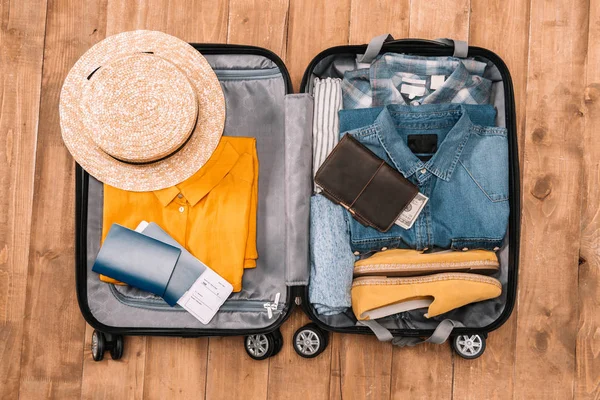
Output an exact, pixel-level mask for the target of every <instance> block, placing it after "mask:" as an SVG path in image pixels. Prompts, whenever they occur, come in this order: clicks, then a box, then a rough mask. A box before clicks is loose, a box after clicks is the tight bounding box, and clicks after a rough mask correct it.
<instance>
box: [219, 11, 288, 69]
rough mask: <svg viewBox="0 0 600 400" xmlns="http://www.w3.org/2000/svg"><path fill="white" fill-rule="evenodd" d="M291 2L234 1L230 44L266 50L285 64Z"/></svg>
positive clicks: (231, 15)
mask: <svg viewBox="0 0 600 400" xmlns="http://www.w3.org/2000/svg"><path fill="white" fill-rule="evenodd" d="M288 8H289V0H270V1H267V2H265V1H260V0H231V2H230V4H229V25H228V26H229V34H228V35H227V36H228V37H227V41H228V43H233V44H249V45H252V46H259V47H264V48H267V49H269V50H271V51H273V52H274V53H275V54H277V55H278V56H279V57H281V58H282V59H283V60H284V61H285V55H286V54H285V47H286V41H287V31H286V26H287V13H288Z"/></svg>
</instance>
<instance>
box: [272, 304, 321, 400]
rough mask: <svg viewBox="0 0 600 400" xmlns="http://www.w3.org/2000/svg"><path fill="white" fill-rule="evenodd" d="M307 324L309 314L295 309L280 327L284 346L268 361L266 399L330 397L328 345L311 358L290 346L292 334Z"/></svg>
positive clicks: (292, 399) (291, 399)
mask: <svg viewBox="0 0 600 400" xmlns="http://www.w3.org/2000/svg"><path fill="white" fill-rule="evenodd" d="M307 323H309V319H308V317H306V315H305V314H304V313H303V312H302V311H301V310H300V309H296V310H295V311H294V312H293V314H292V316H291V317H290V319H288V321H287V322H286V323H285V324H284V325H283V326H282V327H281V334H282V335H283V340H284V345H283V348H282V349H281V351H280V353H279V354H278V355H277V356H275V357H274V358H272V359H271V360H270V363H269V381H268V385H269V395H268V398H269V399H273V400H280V399H281V400H284V399H290V400H294V399H307V400H308V399H328V398H329V397H328V393H329V384H330V381H329V369H330V361H331V347H329V346H328V347H327V348H326V349H325V351H324V352H323V353H321V354H320V355H318V356H317V357H316V358H311V359H306V358H302V357H300V356H299V355H298V354H296V351H295V350H294V347H293V343H292V340H293V337H294V333H295V332H296V330H297V329H299V328H301V327H303V326H304V325H306V324H307ZM292 371H293V372H292ZM307 382H310V385H307Z"/></svg>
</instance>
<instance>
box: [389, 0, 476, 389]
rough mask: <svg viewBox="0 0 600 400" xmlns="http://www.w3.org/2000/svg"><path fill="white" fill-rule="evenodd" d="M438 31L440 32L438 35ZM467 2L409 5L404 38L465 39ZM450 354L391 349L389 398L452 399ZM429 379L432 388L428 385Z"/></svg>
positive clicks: (435, 349) (425, 348) (437, 349)
mask: <svg viewBox="0 0 600 400" xmlns="http://www.w3.org/2000/svg"><path fill="white" fill-rule="evenodd" d="M440 30H442V31H443V32H442V31H440ZM468 31H469V1H468V0H467V1H463V0H460V1H456V2H453V3H452V2H449V1H445V0H435V1H431V2H429V1H428V2H411V9H410V21H409V30H408V34H407V35H405V36H406V37H412V38H429V39H431V38H439V37H451V38H456V39H463V40H465V39H467V38H468ZM452 364H453V354H452V352H451V351H450V349H449V348H448V345H441V346H433V345H429V344H427V345H419V346H418V347H417V348H394V352H393V361H392V383H391V388H392V395H391V397H392V398H394V399H402V398H431V399H444V398H451V397H452V375H453V366H452ZM432 378H433V379H434V380H435V385H431V383H430V382H432Z"/></svg>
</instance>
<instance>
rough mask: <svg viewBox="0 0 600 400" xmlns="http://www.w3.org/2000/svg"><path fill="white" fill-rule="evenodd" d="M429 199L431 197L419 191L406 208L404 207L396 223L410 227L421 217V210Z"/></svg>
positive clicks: (405, 227)
mask: <svg viewBox="0 0 600 400" xmlns="http://www.w3.org/2000/svg"><path fill="white" fill-rule="evenodd" d="M428 200H429V197H427V196H425V195H424V194H422V193H417V195H416V196H415V198H414V199H412V201H411V202H410V203H409V204H408V205H407V206H406V208H404V210H403V211H402V214H400V216H399V217H398V219H397V220H396V225H398V226H400V227H402V228H404V229H410V228H411V227H412V226H413V224H414V223H415V221H416V220H417V218H418V217H419V214H420V213H421V210H423V207H425V204H427V201H428Z"/></svg>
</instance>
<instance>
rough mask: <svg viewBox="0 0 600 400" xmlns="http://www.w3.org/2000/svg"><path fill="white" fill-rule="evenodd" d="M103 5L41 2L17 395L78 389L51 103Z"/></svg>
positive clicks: (90, 37) (68, 221)
mask: <svg viewBox="0 0 600 400" xmlns="http://www.w3.org/2000/svg"><path fill="white" fill-rule="evenodd" d="M29 7H36V6H34V5H31V4H30V5H29ZM105 9H106V5H105V4H104V3H103V2H102V1H100V0H98V1H96V0H86V1H70V0H53V1H49V3H48V12H47V20H46V24H47V25H46V39H45V48H44V67H43V77H42V89H41V100H40V116H39V131H38V137H37V154H36V168H35V175H36V182H35V186H34V199H36V201H34V203H33V217H32V227H31V244H30V252H29V270H28V277H27V304H26V307H25V314H24V316H25V317H24V324H25V325H24V326H25V328H24V337H23V354H22V357H21V371H22V373H21V383H20V398H22V399H27V398H35V399H39V398H61V399H62V398H75V397H78V396H79V394H80V390H81V370H82V349H83V342H84V332H85V324H84V321H83V318H82V317H81V313H80V312H79V308H78V306H77V300H76V297H75V290H74V288H75V282H74V273H73V271H74V259H75V258H74V256H73V254H74V245H75V237H74V203H75V196H74V193H75V188H74V177H73V173H74V162H73V159H72V158H71V156H70V155H69V152H68V151H67V149H66V148H65V147H64V145H63V143H62V139H61V133H60V126H59V120H58V102H59V93H60V88H61V86H62V83H63V80H64V78H65V76H66V74H67V72H68V71H69V70H70V68H71V67H72V66H73V64H74V63H75V61H76V60H77V59H78V58H79V56H81V55H82V54H83V53H84V52H85V51H86V50H87V49H88V48H89V47H90V46H91V45H92V44H94V43H95V42H96V41H98V40H99V39H100V35H99V34H98V30H99V29H98V28H99V26H101V25H100V24H102V23H105V21H106V20H105V17H104V12H105ZM57 210H60V214H57Z"/></svg>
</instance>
